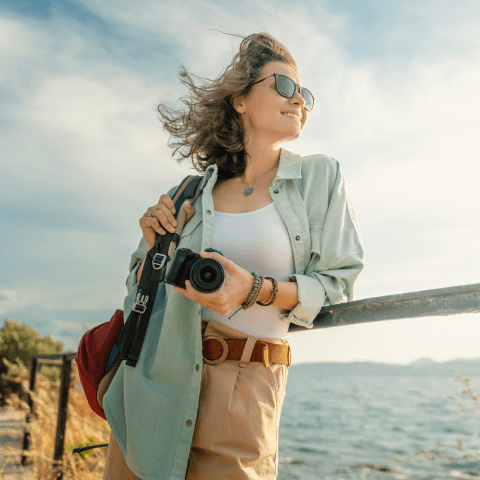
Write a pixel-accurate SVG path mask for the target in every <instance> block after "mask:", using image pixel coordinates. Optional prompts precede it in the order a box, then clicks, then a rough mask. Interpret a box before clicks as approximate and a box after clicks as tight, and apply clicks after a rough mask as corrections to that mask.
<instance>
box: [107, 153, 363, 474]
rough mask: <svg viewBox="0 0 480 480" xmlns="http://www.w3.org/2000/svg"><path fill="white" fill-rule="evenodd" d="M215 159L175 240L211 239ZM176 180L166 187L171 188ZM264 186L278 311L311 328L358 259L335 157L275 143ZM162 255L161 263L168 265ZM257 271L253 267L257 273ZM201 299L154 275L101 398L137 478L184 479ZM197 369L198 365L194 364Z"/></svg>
mask: <svg viewBox="0 0 480 480" xmlns="http://www.w3.org/2000/svg"><path fill="white" fill-rule="evenodd" d="M217 174H218V168H217V166H216V165H210V166H209V167H208V168H207V170H206V172H205V176H204V179H203V182H204V185H205V188H204V190H203V194H202V195H200V196H199V197H198V198H197V200H196V201H195V203H194V204H193V207H194V209H195V214H194V215H193V217H192V218H191V219H190V221H189V222H188V224H187V225H186V226H185V227H184V229H183V232H182V234H181V236H180V242H179V245H178V248H190V249H191V250H193V251H194V252H197V253H199V252H200V251H204V250H205V249H206V248H209V247H210V246H211V243H212V233H213V224H214V205H213V197H212V189H213V186H214V185H215V182H216V181H217ZM176 188H177V186H175V187H173V188H172V189H171V190H170V191H169V192H168V195H169V196H170V198H172V197H173V195H174V193H175V190H176ZM269 191H270V195H271V197H272V200H273V202H274V204H275V207H276V208H277V209H278V212H279V213H280V215H281V217H282V218H283V220H284V222H285V225H286V227H287V230H288V233H289V236H290V241H291V245H292V250H293V257H294V264H295V273H293V274H292V275H290V278H289V280H290V281H296V282H297V284H298V300H299V303H298V304H297V305H296V306H295V308H293V310H290V311H289V310H285V309H283V308H279V309H278V316H279V318H280V319H281V320H284V321H288V322H293V323H296V324H297V325H301V326H302V327H305V328H307V329H308V328H312V323H313V320H314V319H315V317H316V316H317V315H318V313H319V312H320V310H321V308H322V307H323V306H326V305H331V304H336V303H342V302H346V301H352V300H353V295H354V294H353V289H354V284H355V281H356V280H357V277H358V275H359V274H360V272H361V271H362V269H363V267H364V262H363V260H364V249H363V242H362V239H361V236H360V230H359V227H358V222H357V219H356V216H355V212H354V209H353V206H352V203H351V201H350V198H349V196H348V194H347V192H346V189H345V180H344V177H343V175H342V171H341V169H340V165H339V163H338V162H337V161H336V160H335V159H334V158H331V157H329V156H327V155H312V156H309V157H304V158H302V157H301V156H300V155H297V154H295V153H292V152H289V151H288V150H285V149H284V148H282V150H281V154H280V164H279V168H278V170H277V175H276V176H275V179H274V181H273V183H272V186H271V187H269ZM146 253H147V245H146V242H145V240H144V239H143V238H142V240H141V241H140V244H139V246H138V249H137V250H136V251H135V252H134V253H133V255H132V259H131V262H130V275H129V276H128V278H127V290H128V295H127V296H126V297H125V302H124V315H125V319H127V318H128V316H129V314H130V312H131V310H132V308H133V304H134V301H135V296H136V291H137V286H138V284H137V279H136V276H137V270H138V268H139V267H140V264H141V263H142V261H143V258H144V257H145V255H146ZM170 265H171V263H170V262H169V263H168V266H167V271H168V268H169V266H170ZM258 273H262V272H258ZM201 308H202V306H201V305H200V304H199V303H197V302H195V301H193V300H191V299H189V298H187V297H184V296H183V295H181V294H179V293H177V292H174V291H173V287H172V286H171V285H168V284H165V283H164V282H163V283H162V284H160V286H159V288H158V293H157V297H156V299H155V304H154V307H153V312H152V315H151V318H150V322H149V325H148V330H147V334H146V336H145V341H144V344H143V347H142V351H141V355H140V359H139V360H138V363H137V365H136V367H135V368H132V367H129V366H126V365H125V362H122V363H121V365H120V368H119V369H118V371H117V373H116V374H115V377H114V379H113V381H112V383H111V385H110V387H109V389H108V391H107V393H106V395H105V397H104V400H103V405H104V410H105V415H106V418H107V421H108V424H109V425H110V427H111V429H112V433H113V434H114V435H115V438H116V439H117V441H118V443H119V445H120V447H121V448H122V450H123V453H124V454H125V458H126V461H127V465H128V466H129V468H130V469H131V470H132V471H133V472H134V473H135V475H137V476H138V477H140V478H142V479H148V480H170V479H171V480H173V479H175V480H180V479H184V478H185V474H186V470H187V463H188V457H189V453H190V445H191V440H192V435H193V431H194V428H195V420H196V415H197V408H198V399H199V393H200V380H201V373H202V342H201ZM197 368H198V370H197Z"/></svg>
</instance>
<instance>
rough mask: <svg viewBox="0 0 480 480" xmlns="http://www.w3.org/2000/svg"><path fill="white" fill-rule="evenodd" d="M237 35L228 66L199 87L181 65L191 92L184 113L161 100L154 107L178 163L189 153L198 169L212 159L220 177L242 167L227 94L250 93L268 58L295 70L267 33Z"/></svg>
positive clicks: (237, 126) (238, 129)
mask: <svg viewBox="0 0 480 480" xmlns="http://www.w3.org/2000/svg"><path fill="white" fill-rule="evenodd" d="M241 38H243V40H242V42H241V44H240V48H239V51H238V52H237V53H236V54H235V55H234V57H233V59H232V62H231V63H230V65H229V66H228V67H226V68H225V69H224V71H223V72H222V73H221V74H220V76H219V77H218V78H216V79H215V80H208V79H203V80H205V83H204V85H202V86H196V85H195V84H194V83H193V81H192V76H191V74H189V73H188V72H187V71H186V69H185V67H184V66H183V65H181V67H182V69H181V70H180V80H181V82H182V83H183V84H184V85H186V86H187V88H188V89H189V94H188V95H187V96H184V97H181V98H180V100H181V101H182V102H183V103H184V104H185V105H187V107H188V108H187V110H186V111H185V110H173V111H172V112H171V111H170V110H169V108H168V107H167V105H166V104H165V103H160V104H159V105H158V107H157V109H158V112H159V113H160V116H161V119H160V121H161V122H162V123H163V129H164V131H165V130H166V131H168V133H169V134H170V138H169V140H168V146H169V147H175V150H174V152H173V153H172V156H174V155H175V153H176V152H177V151H178V150H179V149H181V150H180V155H181V157H182V158H180V159H177V161H178V162H179V163H180V162H181V161H183V160H184V159H185V158H189V157H190V158H191V159H192V163H193V166H194V168H195V169H196V170H197V171H198V172H200V173H205V170H206V169H207V167H208V166H209V165H212V164H215V163H216V164H217V167H218V175H219V177H220V178H223V179H227V178H232V177H235V176H237V175H241V174H242V173H243V172H244V171H245V167H246V158H245V153H246V152H245V148H244V138H243V129H242V125H241V122H240V119H239V115H238V112H237V111H236V110H235V109H234V108H233V106H232V104H231V103H230V99H231V97H232V96H233V95H241V96H246V95H248V93H249V92H250V89H251V84H252V83H253V82H254V81H255V80H256V79H257V78H258V76H259V75H260V73H261V69H262V67H263V66H264V65H265V64H266V63H267V62H271V61H280V62H284V63H286V64H288V65H290V66H291V67H292V68H293V69H294V70H295V71H297V65H296V63H295V61H294V60H293V57H292V56H291V54H290V52H289V51H288V50H287V49H286V48H285V47H284V46H283V45H282V44H281V43H280V42H278V40H276V39H275V38H274V37H272V36H271V35H269V34H268V33H254V34H252V35H249V36H248V37H241ZM194 76H195V77H197V76H196V75H194ZM197 78H202V77H197ZM172 137H173V139H174V140H175V141H173V142H172V141H171V140H172Z"/></svg>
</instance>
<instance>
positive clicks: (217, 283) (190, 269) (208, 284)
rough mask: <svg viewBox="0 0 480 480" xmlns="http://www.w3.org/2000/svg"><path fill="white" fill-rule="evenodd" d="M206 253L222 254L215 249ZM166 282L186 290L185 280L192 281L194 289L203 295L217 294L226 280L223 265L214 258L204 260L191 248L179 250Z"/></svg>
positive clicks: (174, 257)
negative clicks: (216, 291)
mask: <svg viewBox="0 0 480 480" xmlns="http://www.w3.org/2000/svg"><path fill="white" fill-rule="evenodd" d="M205 252H217V253H219V254H220V255H222V256H223V254H222V252H219V251H218V250H215V249H213V248H207V249H205ZM170 261H171V262H172V264H171V266H170V269H169V271H168V274H167V276H166V277H165V282H166V283H168V284H169V285H174V286H176V287H181V288H186V285H185V280H190V283H191V284H192V287H193V288H195V289H196V290H198V291H199V292H203V293H210V292H215V290H218V289H219V288H220V287H221V286H222V284H223V282H224V280H225V270H224V268H223V265H222V264H221V263H220V262H219V261H217V260H215V259H213V258H202V257H201V256H200V254H199V253H195V252H193V251H192V250H190V249H189V248H177V250H176V252H175V255H174V256H173V258H172V260H170Z"/></svg>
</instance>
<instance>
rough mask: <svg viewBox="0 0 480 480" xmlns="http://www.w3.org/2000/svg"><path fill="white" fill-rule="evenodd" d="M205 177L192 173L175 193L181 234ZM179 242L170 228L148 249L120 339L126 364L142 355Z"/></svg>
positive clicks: (119, 346)
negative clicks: (187, 209)
mask: <svg viewBox="0 0 480 480" xmlns="http://www.w3.org/2000/svg"><path fill="white" fill-rule="evenodd" d="M203 178H204V177H203V176H198V175H197V176H195V175H190V176H188V177H186V178H185V179H184V180H183V181H182V183H181V184H180V185H179V187H178V188H177V190H176V192H175V195H174V197H173V201H174V203H175V214H174V217H175V218H177V217H179V224H180V229H179V232H180V233H181V231H182V230H183V228H184V226H185V211H184V209H182V208H181V207H182V206H183V203H184V202H185V200H186V199H187V198H189V199H191V203H192V204H193V203H194V201H195V200H196V199H197V197H198V196H199V195H200V194H201V193H202V192H203V186H204V185H201V180H202V179H203ZM182 223H183V225H182ZM177 230H178V229H177ZM179 241H180V235H179V234H178V233H176V232H174V233H172V232H168V231H167V232H166V233H165V235H160V234H159V233H158V232H157V233H156V235H155V245H154V246H153V247H152V248H151V249H150V250H149V251H148V252H147V258H146V260H145V264H144V266H143V271H142V276H141V278H140V282H139V284H138V287H137V297H136V300H135V304H134V306H133V309H132V311H131V312H130V315H129V316H128V319H127V321H126V322H125V325H124V326H123V328H122V330H121V332H120V334H119V336H118V339H117V344H118V348H119V350H120V352H121V357H122V360H127V365H128V366H130V367H134V368H135V366H136V364H137V362H138V359H139V358H140V352H141V350H142V346H143V342H144V340H145V335H146V333H147V328H148V323H149V321H150V316H151V314H152V310H153V305H154V303H155V299H156V296H157V291H158V287H159V285H160V283H162V282H163V281H165V273H166V269H167V264H168V262H169V261H170V260H171V258H173V255H174V253H175V250H176V248H177V245H178V243H179Z"/></svg>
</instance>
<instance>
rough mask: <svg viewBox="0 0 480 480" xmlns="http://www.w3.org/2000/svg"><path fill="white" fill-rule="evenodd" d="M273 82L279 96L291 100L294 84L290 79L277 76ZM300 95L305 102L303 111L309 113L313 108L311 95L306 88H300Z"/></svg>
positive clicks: (293, 93)
mask: <svg viewBox="0 0 480 480" xmlns="http://www.w3.org/2000/svg"><path fill="white" fill-rule="evenodd" d="M275 81H276V82H277V83H276V85H277V91H278V93H279V94H280V95H282V96H284V97H287V98H292V97H293V96H294V95H295V84H294V83H293V81H292V80H291V79H290V78H288V77H286V76H285V75H278V77H275ZM300 95H301V96H302V97H303V98H304V100H305V110H307V111H310V110H311V109H312V108H313V96H312V94H311V93H310V92H309V91H308V90H307V89H306V88H302V87H300Z"/></svg>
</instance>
